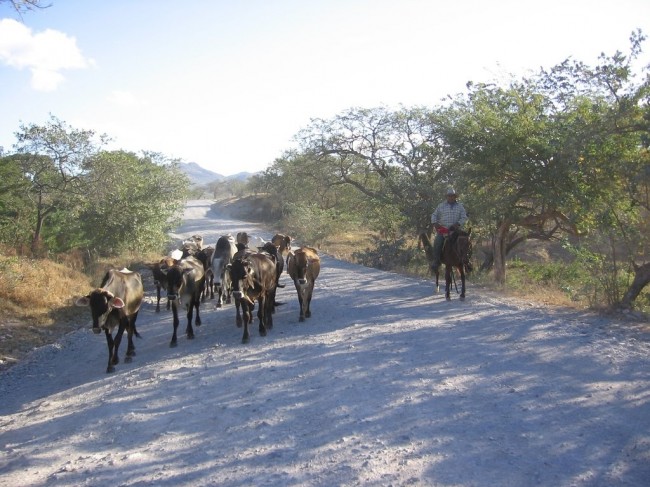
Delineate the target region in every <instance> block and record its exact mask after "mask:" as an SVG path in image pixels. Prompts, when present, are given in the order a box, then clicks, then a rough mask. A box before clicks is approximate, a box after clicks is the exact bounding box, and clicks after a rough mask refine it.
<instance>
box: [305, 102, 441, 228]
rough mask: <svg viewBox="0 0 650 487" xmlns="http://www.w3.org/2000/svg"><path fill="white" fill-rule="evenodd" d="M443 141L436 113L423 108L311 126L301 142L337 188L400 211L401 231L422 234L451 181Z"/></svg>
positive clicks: (366, 112)
mask: <svg viewBox="0 0 650 487" xmlns="http://www.w3.org/2000/svg"><path fill="white" fill-rule="evenodd" d="M439 135H440V134H439V132H438V126H437V123H436V121H435V113H432V112H430V111H428V110H426V109H424V108H412V109H405V108H402V109H400V110H398V111H396V112H392V111H389V110H387V109H385V108H375V109H351V110H348V111H347V112H344V113H342V114H340V115H338V116H336V117H334V118H333V119H332V120H322V119H315V120H312V122H311V124H310V125H309V126H308V127H307V128H306V129H304V130H302V131H301V132H300V133H299V134H298V135H297V139H298V140H299V142H300V146H301V151H302V153H303V155H305V156H307V157H308V159H309V160H313V161H318V162H319V163H321V164H324V165H325V166H326V167H327V168H328V171H329V173H330V175H331V176H332V177H333V178H334V180H333V182H335V183H336V184H339V185H341V184H345V185H347V186H349V187H353V188H355V189H356V190H357V191H358V192H359V193H361V194H363V195H364V197H365V198H366V199H367V200H369V201H370V204H373V205H374V206H375V208H381V207H385V208H387V209H388V208H396V209H397V212H398V213H399V214H400V215H402V216H403V221H402V223H401V227H403V228H402V230H409V231H414V230H415V231H418V230H419V229H421V228H423V227H424V226H426V224H427V223H428V215H429V214H430V212H431V209H432V208H433V207H434V206H435V204H436V203H437V201H436V196H437V195H439V194H442V191H441V188H442V186H444V185H445V184H446V183H447V179H448V176H449V175H448V173H446V172H445V171H444V168H445V161H444V153H443V152H442V140H441V139H440V136H439ZM436 188H438V191H436ZM391 213H392V212H391Z"/></svg>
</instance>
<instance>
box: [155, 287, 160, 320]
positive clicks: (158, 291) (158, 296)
mask: <svg viewBox="0 0 650 487" xmlns="http://www.w3.org/2000/svg"><path fill="white" fill-rule="evenodd" d="M158 312H160V286H156V313H158Z"/></svg>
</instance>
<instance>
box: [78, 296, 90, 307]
mask: <svg viewBox="0 0 650 487" xmlns="http://www.w3.org/2000/svg"><path fill="white" fill-rule="evenodd" d="M89 304H90V296H81V297H80V298H78V299H77V300H76V301H75V302H74V305H75V306H88V305H89Z"/></svg>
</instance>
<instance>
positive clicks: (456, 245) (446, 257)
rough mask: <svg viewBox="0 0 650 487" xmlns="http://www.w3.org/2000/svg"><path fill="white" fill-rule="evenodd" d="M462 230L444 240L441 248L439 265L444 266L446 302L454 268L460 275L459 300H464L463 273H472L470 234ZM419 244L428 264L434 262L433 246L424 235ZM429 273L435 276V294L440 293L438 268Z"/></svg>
mask: <svg viewBox="0 0 650 487" xmlns="http://www.w3.org/2000/svg"><path fill="white" fill-rule="evenodd" d="M471 232H472V231H471V230H470V231H469V232H464V231H462V230H457V231H456V232H454V233H452V234H451V235H450V236H449V237H447V238H446V239H445V244H444V246H443V247H442V257H441V259H440V263H441V264H445V298H446V299H447V301H449V300H451V277H452V276H451V273H452V272H453V270H454V268H456V269H458V272H459V273H460V282H461V288H460V299H461V300H463V299H465V271H467V272H468V273H469V272H471V271H472V264H471V263H470V258H471V256H472V243H471V242H470V240H469V236H470V233H471ZM420 242H422V246H423V247H424V251H425V253H426V256H427V260H428V261H429V264H430V265H431V263H432V262H433V260H434V255H433V245H432V244H431V240H430V239H429V236H428V235H427V234H426V233H421V234H420ZM431 272H435V274H436V293H437V292H439V291H440V285H439V284H438V280H439V277H440V268H439V267H438V268H436V269H433V268H431Z"/></svg>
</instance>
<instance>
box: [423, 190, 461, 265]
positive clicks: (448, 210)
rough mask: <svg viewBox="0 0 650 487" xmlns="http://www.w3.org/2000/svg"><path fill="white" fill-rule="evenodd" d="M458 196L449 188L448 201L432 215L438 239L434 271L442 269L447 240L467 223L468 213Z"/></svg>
mask: <svg viewBox="0 0 650 487" xmlns="http://www.w3.org/2000/svg"><path fill="white" fill-rule="evenodd" d="M457 196H458V195H457V193H456V191H454V188H449V189H448V190H447V200H446V201H443V202H442V203H440V204H439V205H438V206H437V207H436V209H435V211H434V212H433V213H432V214H431V224H432V225H433V227H434V228H435V229H436V238H435V240H434V241H433V254H434V259H433V262H432V263H431V269H432V270H433V271H436V270H437V269H438V267H440V259H441V256H442V248H443V245H444V242H445V238H447V236H448V235H451V234H453V233H454V232H455V231H456V230H459V229H460V228H461V227H462V226H463V225H464V224H465V222H466V221H467V212H466V211H465V207H464V206H463V204H462V203H461V202H460V201H456V197H457Z"/></svg>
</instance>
